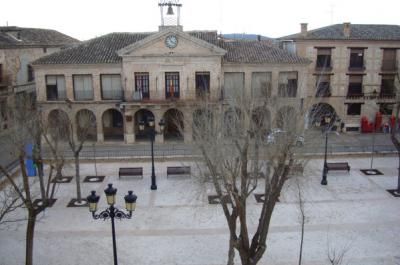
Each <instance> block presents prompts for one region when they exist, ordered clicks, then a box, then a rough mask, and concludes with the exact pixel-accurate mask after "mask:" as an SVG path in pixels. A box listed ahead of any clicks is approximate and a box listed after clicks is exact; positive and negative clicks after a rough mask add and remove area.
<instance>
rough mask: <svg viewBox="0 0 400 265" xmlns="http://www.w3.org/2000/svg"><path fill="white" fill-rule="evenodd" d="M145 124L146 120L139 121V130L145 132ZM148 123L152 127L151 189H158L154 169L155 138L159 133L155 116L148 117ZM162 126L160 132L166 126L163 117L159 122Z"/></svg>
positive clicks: (150, 134)
mask: <svg viewBox="0 0 400 265" xmlns="http://www.w3.org/2000/svg"><path fill="white" fill-rule="evenodd" d="M144 125H145V121H144V120H141V121H140V122H139V130H140V131H142V132H144ZM147 125H148V126H149V127H150V130H149V137H150V142H151V186H150V189H151V190H156V189H157V183H156V173H155V170H154V140H155V139H156V134H157V133H158V132H157V131H156V129H155V128H154V117H148V118H147ZM158 125H159V126H160V133H163V132H164V127H165V121H164V120H163V119H161V120H160V122H159V123H158Z"/></svg>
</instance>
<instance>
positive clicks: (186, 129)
mask: <svg viewBox="0 0 400 265" xmlns="http://www.w3.org/2000/svg"><path fill="white" fill-rule="evenodd" d="M183 111H184V118H183V124H184V125H183V138H184V142H185V143H191V142H192V141H193V127H192V124H193V114H192V110H191V109H190V108H184V109H183Z"/></svg>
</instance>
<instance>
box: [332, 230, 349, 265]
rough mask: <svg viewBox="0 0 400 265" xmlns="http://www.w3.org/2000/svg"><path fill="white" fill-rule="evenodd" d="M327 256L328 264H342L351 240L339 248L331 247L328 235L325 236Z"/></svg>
mask: <svg viewBox="0 0 400 265" xmlns="http://www.w3.org/2000/svg"><path fill="white" fill-rule="evenodd" d="M326 242H327V256H328V260H329V264H331V265H341V264H343V262H344V257H345V256H346V254H347V252H349V250H350V248H351V244H352V240H350V241H348V242H347V243H346V244H344V245H341V246H340V247H337V246H332V245H331V242H330V239H329V233H328V234H327V240H326Z"/></svg>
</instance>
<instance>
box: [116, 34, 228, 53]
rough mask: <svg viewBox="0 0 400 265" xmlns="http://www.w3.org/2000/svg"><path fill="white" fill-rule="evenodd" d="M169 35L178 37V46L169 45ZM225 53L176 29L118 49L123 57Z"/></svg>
mask: <svg viewBox="0 0 400 265" xmlns="http://www.w3.org/2000/svg"><path fill="white" fill-rule="evenodd" d="M169 36H175V37H176V39H177V44H176V47H174V48H169V47H167V44H166V39H167V38H168V37H169ZM225 53H226V50H224V49H222V48H220V47H218V46H216V45H214V44H212V43H209V42H207V41H205V40H202V39H199V38H196V37H194V36H191V35H190V34H188V33H185V32H183V31H180V30H176V29H166V30H162V31H160V32H158V33H156V34H152V35H150V36H149V37H147V38H144V39H143V40H141V41H138V42H135V43H133V44H131V45H129V46H127V47H125V48H122V49H120V50H119V51H118V55H119V56H121V57H160V56H166V55H168V56H184V57H186V56H187V57H209V56H221V57H222V56H224V55H225Z"/></svg>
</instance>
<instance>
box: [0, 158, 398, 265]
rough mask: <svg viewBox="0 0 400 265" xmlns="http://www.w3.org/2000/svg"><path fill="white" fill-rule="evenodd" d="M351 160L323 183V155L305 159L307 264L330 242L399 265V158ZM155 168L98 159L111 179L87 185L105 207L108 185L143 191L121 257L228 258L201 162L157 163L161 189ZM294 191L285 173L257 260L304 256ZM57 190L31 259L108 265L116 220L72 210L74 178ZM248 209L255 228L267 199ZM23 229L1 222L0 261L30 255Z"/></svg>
mask: <svg viewBox="0 0 400 265" xmlns="http://www.w3.org/2000/svg"><path fill="white" fill-rule="evenodd" d="M335 160H336V161H343V160H344V159H343V158H336V159H335ZM346 160H347V161H348V162H349V163H350V165H351V171H350V173H347V172H345V171H343V172H335V173H330V174H328V186H321V185H320V180H321V168H322V160H317V159H316V160H311V161H309V162H308V164H307V166H306V169H305V172H304V175H305V177H304V183H303V184H302V192H303V195H304V198H305V201H306V203H305V215H306V220H307V221H306V226H305V238H304V253H303V264H304V265H323V264H329V263H328V260H327V256H328V254H327V253H328V248H330V249H331V251H333V250H335V251H336V253H338V252H340V251H342V250H343V249H345V250H347V252H346V255H345V259H344V261H345V262H344V263H343V264H351V265H398V264H400V239H399V235H400V226H399V224H400V198H394V197H392V196H391V195H390V194H389V193H388V192H387V191H386V189H393V188H395V187H396V185H397V169H396V168H397V166H398V164H397V163H398V158H397V157H395V156H393V157H390V156H386V157H376V158H375V159H374V167H375V168H377V169H379V170H380V171H381V172H382V173H383V175H379V176H366V175H364V174H363V173H361V172H360V171H359V169H360V168H368V167H369V166H370V160H369V159H366V158H359V159H358V158H352V159H346ZM330 161H334V159H331V160H330ZM174 165H175V166H176V165H177V166H180V165H190V166H191V167H192V171H193V176H192V177H191V178H166V167H167V166H174ZM126 166H131V167H132V166H143V168H144V178H143V179H133V178H130V177H123V178H121V179H120V180H119V179H118V168H119V167H126ZM150 169H151V167H150V164H149V163H147V162H146V163H135V162H129V165H128V162H114V163H101V164H98V165H97V170H98V175H105V176H106V178H105V180H104V181H103V182H101V183H82V190H83V194H84V195H85V197H86V195H88V194H89V192H90V191H91V190H96V191H97V193H98V194H99V195H101V198H100V205H99V209H103V208H105V207H106V202H105V196H104V192H103V190H104V189H105V188H106V186H107V184H108V183H113V184H114V186H115V187H116V188H118V193H117V200H118V201H117V206H118V207H120V208H123V207H124V204H123V196H124V195H125V194H126V193H127V191H128V190H130V189H132V190H134V192H135V193H136V195H137V196H138V200H137V209H136V211H135V212H134V213H133V218H132V219H131V220H126V219H125V220H122V221H116V230H117V231H116V232H117V248H118V259H119V264H121V265H124V264H137V265H150V264H152V265H154V264H165V265H172V264H177V265H183V264H184V265H222V264H226V259H227V249H228V248H227V247H228V230H227V228H226V221H225V219H224V217H223V214H222V210H221V207H220V206H219V205H210V204H208V200H207V196H208V195H212V194H214V192H213V188H212V185H210V183H205V182H203V181H200V180H199V178H198V177H197V175H198V167H197V165H196V164H195V163H192V162H188V161H186V162H173V161H169V162H157V163H156V175H157V185H158V190H157V191H151V190H150ZM73 172H74V167H73V166H72V165H68V166H67V168H66V170H65V172H64V175H72V174H73ZM94 173H95V171H94V165H93V164H83V165H82V169H81V174H82V176H86V175H94ZM82 179H83V178H82ZM260 186H263V185H262V183H261V185H260ZM260 192H261V190H256V193H260ZM296 194H297V186H296V185H294V182H293V180H291V181H288V182H287V185H286V186H285V188H284V191H283V192H282V194H281V197H280V202H279V203H277V205H276V208H275V212H274V214H273V218H272V224H271V228H270V235H269V239H268V242H267V243H268V245H267V252H266V254H265V255H264V257H263V259H262V260H261V262H260V264H272V265H289V264H298V261H297V259H298V253H299V244H300V241H299V240H300V222H299V219H300V215H299V205H298V202H297V201H298V197H297V195H296ZM55 197H56V198H57V201H56V203H55V204H54V206H53V207H52V208H49V209H47V210H46V211H45V212H44V213H43V214H42V215H40V217H39V221H38V223H37V225H36V231H35V243H34V264H37V265H55V264H57V265H81V264H82V265H83V264H85V265H86V264H112V241H111V224H110V221H109V220H107V221H101V220H93V219H92V217H91V214H90V213H89V211H88V208H66V205H67V204H68V202H69V200H70V199H71V198H72V197H75V182H74V180H73V181H72V182H71V183H64V184H59V185H58V186H57V191H56V196H55ZM248 208H249V209H248V214H249V227H250V230H251V231H254V229H255V224H256V222H257V215H258V212H259V211H260V209H261V205H260V204H259V203H257V202H256V200H255V199H254V197H250V199H249V203H248ZM19 214H20V213H19ZM19 214H18V213H16V215H19ZM25 228H26V225H25V222H19V223H9V224H7V225H4V226H2V227H1V230H0V257H1V259H0V264H1V265H14V264H15V265H17V264H23V263H24V254H25V241H24V240H25V239H24V238H25ZM239 263H240V262H239V261H238V264H239Z"/></svg>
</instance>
